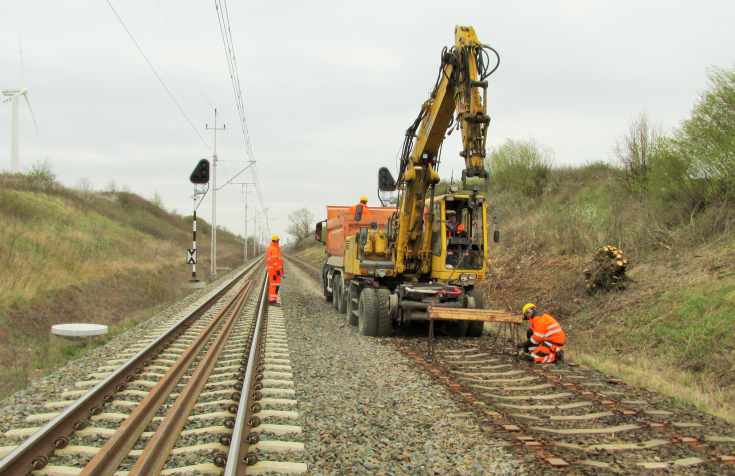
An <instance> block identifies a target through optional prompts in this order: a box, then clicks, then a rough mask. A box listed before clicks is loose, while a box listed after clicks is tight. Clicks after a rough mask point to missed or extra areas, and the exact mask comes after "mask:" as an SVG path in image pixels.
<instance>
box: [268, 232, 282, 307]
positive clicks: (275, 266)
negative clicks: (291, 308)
mask: <svg viewBox="0 0 735 476" xmlns="http://www.w3.org/2000/svg"><path fill="white" fill-rule="evenodd" d="M279 241H280V239H279V238H278V235H273V237H272V238H271V244H270V245H269V246H268V251H266V252H265V265H266V267H267V268H268V282H269V283H270V284H269V285H268V303H269V304H271V305H272V306H278V305H279V304H278V303H277V302H276V299H277V298H278V290H279V288H280V287H281V278H284V277H285V275H284V274H283V257H282V256H281V245H279V244H278V242H279Z"/></svg>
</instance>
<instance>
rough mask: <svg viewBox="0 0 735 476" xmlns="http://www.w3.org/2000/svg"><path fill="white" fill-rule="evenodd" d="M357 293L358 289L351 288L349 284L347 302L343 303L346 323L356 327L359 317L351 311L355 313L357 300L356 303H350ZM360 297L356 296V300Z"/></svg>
mask: <svg viewBox="0 0 735 476" xmlns="http://www.w3.org/2000/svg"><path fill="white" fill-rule="evenodd" d="M358 292H359V288H358V287H357V286H353V285H352V284H350V285H349V286H348V287H347V300H346V302H345V311H346V314H347V323H348V324H349V325H351V326H356V325H357V323H358V320H359V317H358V316H357V314H355V313H354V312H352V311H353V310H355V311H357V310H358V307H359V299H358V303H357V304H356V303H354V302H352V298H353V297H354V296H355V295H356V294H357V293H358ZM359 297H360V296H359V295H358V298H359Z"/></svg>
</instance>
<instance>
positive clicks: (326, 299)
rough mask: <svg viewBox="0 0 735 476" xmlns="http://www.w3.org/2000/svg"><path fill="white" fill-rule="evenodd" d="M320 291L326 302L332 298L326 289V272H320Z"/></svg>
mask: <svg viewBox="0 0 735 476" xmlns="http://www.w3.org/2000/svg"><path fill="white" fill-rule="evenodd" d="M322 293H323V294H324V300H325V301H326V302H329V301H331V300H332V293H330V292H329V291H327V273H323V274H322Z"/></svg>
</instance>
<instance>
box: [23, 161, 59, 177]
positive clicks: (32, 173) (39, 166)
mask: <svg viewBox="0 0 735 476" xmlns="http://www.w3.org/2000/svg"><path fill="white" fill-rule="evenodd" d="M26 175H28V177H30V178H31V179H33V180H37V181H39V182H43V183H44V184H53V183H54V182H55V181H56V174H55V173H54V171H53V167H52V166H51V161H50V160H49V159H48V157H46V158H45V159H44V160H43V161H40V160H38V161H36V162H34V163H33V164H32V165H31V168H30V169H26Z"/></svg>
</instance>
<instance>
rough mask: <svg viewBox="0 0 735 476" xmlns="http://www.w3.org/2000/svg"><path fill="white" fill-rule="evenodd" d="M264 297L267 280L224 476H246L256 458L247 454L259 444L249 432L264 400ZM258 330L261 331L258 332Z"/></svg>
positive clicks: (266, 310) (257, 423)
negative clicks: (262, 381)
mask: <svg viewBox="0 0 735 476" xmlns="http://www.w3.org/2000/svg"><path fill="white" fill-rule="evenodd" d="M267 295H268V279H266V280H265V283H264V285H263V294H262V296H261V298H260V307H259V310H258V318H257V320H256V322H255V327H254V329H253V334H252V335H253V342H252V345H251V346H250V354H249V356H248V365H247V368H246V370H245V380H244V383H245V384H244V385H243V389H242V393H241V394H240V402H239V403H238V408H239V410H238V412H237V416H236V417H235V427H234V428H233V430H232V440H231V442H230V451H229V454H228V455H227V465H226V466H225V472H224V476H245V475H246V474H247V468H248V466H252V465H254V464H255V463H257V462H258V456H257V454H255V453H250V445H254V444H256V443H258V441H260V438H259V436H258V434H257V433H253V432H252V431H251V428H255V427H257V426H259V425H260V419H259V418H257V417H256V416H253V415H255V414H257V413H258V412H259V411H260V410H261V405H260V404H259V403H258V402H259V401H260V400H261V398H262V397H263V396H262V394H261V393H260V390H262V388H263V384H262V383H261V382H260V381H261V380H263V371H264V370H265V369H264V363H265V338H266V328H267V322H268V304H267V303H266V300H265V298H266V296H267ZM261 327H262V328H263V330H261ZM256 339H257V341H258V342H257V345H256V343H255V340H256ZM256 357H257V358H256Z"/></svg>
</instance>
